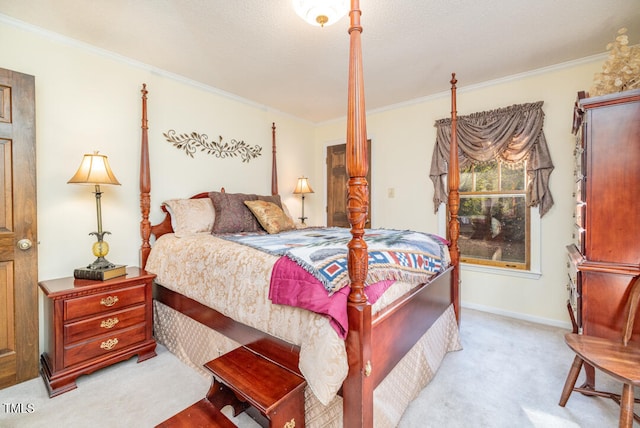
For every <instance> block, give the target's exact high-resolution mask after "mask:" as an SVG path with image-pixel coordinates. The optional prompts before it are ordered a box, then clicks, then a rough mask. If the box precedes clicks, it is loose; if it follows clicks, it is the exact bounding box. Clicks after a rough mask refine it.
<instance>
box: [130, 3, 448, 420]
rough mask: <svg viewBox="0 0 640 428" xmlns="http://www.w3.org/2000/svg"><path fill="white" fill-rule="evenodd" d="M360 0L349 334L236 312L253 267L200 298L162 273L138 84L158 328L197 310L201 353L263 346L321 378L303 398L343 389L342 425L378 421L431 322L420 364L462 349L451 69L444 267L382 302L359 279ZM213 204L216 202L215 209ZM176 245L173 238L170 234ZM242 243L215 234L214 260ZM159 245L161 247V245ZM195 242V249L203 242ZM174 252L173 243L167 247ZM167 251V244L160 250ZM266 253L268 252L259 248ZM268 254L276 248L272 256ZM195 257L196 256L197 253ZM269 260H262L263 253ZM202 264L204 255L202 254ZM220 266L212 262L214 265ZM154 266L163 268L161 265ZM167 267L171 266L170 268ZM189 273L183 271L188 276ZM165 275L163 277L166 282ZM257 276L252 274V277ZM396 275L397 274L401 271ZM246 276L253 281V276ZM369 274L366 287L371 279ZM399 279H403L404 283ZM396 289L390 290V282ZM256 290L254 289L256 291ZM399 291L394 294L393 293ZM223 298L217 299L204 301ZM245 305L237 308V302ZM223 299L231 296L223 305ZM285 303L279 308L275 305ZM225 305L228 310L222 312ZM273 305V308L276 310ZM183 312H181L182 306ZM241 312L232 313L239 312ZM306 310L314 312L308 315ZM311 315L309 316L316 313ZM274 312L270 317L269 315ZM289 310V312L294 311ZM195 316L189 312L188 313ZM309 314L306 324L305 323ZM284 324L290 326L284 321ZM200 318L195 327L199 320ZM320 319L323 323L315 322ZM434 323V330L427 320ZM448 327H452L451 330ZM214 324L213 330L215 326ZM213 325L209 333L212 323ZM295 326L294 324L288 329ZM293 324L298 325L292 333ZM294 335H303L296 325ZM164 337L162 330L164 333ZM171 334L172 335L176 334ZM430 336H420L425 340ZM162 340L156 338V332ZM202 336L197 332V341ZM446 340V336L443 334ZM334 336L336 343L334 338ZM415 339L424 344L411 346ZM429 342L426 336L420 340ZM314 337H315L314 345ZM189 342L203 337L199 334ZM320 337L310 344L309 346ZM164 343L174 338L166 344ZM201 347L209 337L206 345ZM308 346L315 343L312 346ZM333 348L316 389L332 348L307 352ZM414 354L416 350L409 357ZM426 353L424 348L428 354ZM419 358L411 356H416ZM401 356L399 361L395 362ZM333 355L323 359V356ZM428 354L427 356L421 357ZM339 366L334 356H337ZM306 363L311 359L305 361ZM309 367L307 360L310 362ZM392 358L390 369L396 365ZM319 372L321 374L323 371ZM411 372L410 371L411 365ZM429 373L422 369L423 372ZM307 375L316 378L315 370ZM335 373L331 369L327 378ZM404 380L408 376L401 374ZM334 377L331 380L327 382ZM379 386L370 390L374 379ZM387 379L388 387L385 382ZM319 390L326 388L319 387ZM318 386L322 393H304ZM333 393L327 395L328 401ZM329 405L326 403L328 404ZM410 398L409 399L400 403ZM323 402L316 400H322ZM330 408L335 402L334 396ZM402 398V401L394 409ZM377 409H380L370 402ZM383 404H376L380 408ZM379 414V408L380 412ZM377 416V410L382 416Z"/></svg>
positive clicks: (291, 366) (355, 39)
mask: <svg viewBox="0 0 640 428" xmlns="http://www.w3.org/2000/svg"><path fill="white" fill-rule="evenodd" d="M360 15H361V12H360V10H359V2H358V1H357V0H353V1H352V10H351V13H350V19H351V25H350V28H349V35H350V46H351V47H350V63H349V86H348V88H349V89H348V91H349V94H348V118H347V173H348V175H349V181H348V192H347V207H348V218H349V222H350V224H351V230H350V233H351V238H350V240H349V242H348V246H347V247H348V250H347V251H348V257H347V264H348V278H349V286H350V288H348V289H347V292H346V294H345V296H348V297H345V301H346V303H345V306H346V317H347V319H348V324H347V325H348V329H347V331H346V339H345V340H338V341H337V342H336V341H335V340H334V341H333V342H329V344H328V345H327V344H324V343H323V344H317V343H315V341H316V338H315V337H311V338H307V339H308V340H310V341H311V342H313V343H311V345H310V344H309V343H307V342H305V341H304V340H303V341H302V342H301V343H294V342H295V341H296V340H294V339H290V338H289V337H288V336H287V334H289V332H280V331H278V330H277V327H278V326H277V325H271V324H278V322H277V320H280V321H281V323H284V324H286V323H287V322H292V323H298V322H299V323H300V324H302V325H316V324H318V319H324V317H323V316H317V315H316V314H313V313H311V312H309V311H306V310H304V309H298V308H294V309H292V308H288V307H282V308H281V307H280V305H271V303H270V302H268V303H265V306H268V307H269V310H271V311H274V312H272V314H271V315H269V316H268V318H267V321H265V320H258V321H255V322H253V321H251V320H247V319H245V318H242V314H240V312H242V309H243V308H242V306H243V304H244V303H243V300H242V299H243V296H242V293H243V292H245V290H247V292H250V293H254V290H253V289H250V290H249V286H253V285H255V284H253V282H254V281H253V280H252V279H251V278H254V277H252V276H250V275H249V277H248V278H249V279H247V277H244V279H243V280H242V281H245V282H246V283H244V284H242V289H240V288H239V287H238V284H236V285H235V287H234V284H232V280H231V279H228V282H229V283H230V284H229V286H230V287H231V288H235V291H225V292H224V293H222V292H220V291H216V290H214V291H212V290H208V291H207V292H206V293H205V292H202V293H201V294H203V295H204V294H207V293H208V294H212V295H214V298H213V299H211V300H212V301H210V302H206V301H204V300H201V299H198V298H196V297H195V295H191V296H190V297H187V296H186V295H185V294H188V293H195V294H197V293H198V292H193V291H192V288H193V287H192V283H193V282H197V281H198V280H196V279H194V278H193V277H189V275H191V273H181V274H179V275H178V274H176V275H175V276H173V274H167V273H164V274H163V273H162V272H164V270H163V269H169V267H167V266H168V265H170V264H171V263H172V262H171V261H169V260H168V258H167V257H165V256H164V255H163V256H158V255H157V253H153V252H152V248H151V235H154V236H155V238H156V243H155V244H154V251H156V248H157V247H158V244H159V242H158V241H159V240H160V238H161V237H163V240H164V241H167V240H170V239H172V240H173V242H174V243H175V242H178V241H179V240H180V239H181V238H169V237H170V235H172V234H171V232H173V228H172V225H171V219H170V218H169V216H167V218H165V221H163V222H162V223H160V224H158V225H154V226H152V225H151V223H150V221H149V211H150V191H151V180H150V177H151V175H150V166H149V145H148V136H147V132H148V125H147V90H146V86H143V90H142V94H143V95H142V146H141V163H140V192H141V195H140V206H141V212H142V221H141V225H140V231H141V237H142V246H141V259H142V266H144V267H145V268H147V269H149V270H151V271H153V272H154V273H158V278H157V284H156V290H155V299H156V302H157V307H156V310H157V311H161V310H165V309H164V308H169V309H168V310H169V311H170V312H167V313H168V314H169V315H159V313H160V312H157V313H156V318H157V320H156V321H157V324H156V335H163V334H165V332H163V331H162V326H160V325H159V324H158V323H160V324H161V323H162V322H164V321H163V319H164V318H168V317H174V316H175V317H177V316H185V315H186V316H187V317H188V318H189V319H190V320H195V321H197V322H198V323H199V325H200V326H206V327H203V328H206V329H207V330H209V329H211V330H215V331H216V332H217V333H216V336H215V340H216V343H215V344H212V345H211V347H212V348H213V349H211V350H209V351H207V350H204V351H203V350H199V351H198V352H204V353H208V355H207V356H206V358H209V359H210V358H212V357H217V356H218V355H219V354H222V353H225V352H227V351H228V350H229V349H230V348H233V347H234V346H238V345H242V346H245V347H246V348H248V349H250V350H251V351H253V352H254V353H257V354H260V355H263V356H265V358H267V359H268V360H270V361H273V362H276V363H277V364H279V365H281V366H282V367H284V368H286V369H288V370H290V371H292V372H294V373H298V374H300V375H302V376H305V378H307V380H308V381H309V383H310V384H311V385H312V386H313V385H314V384H315V385H318V386H316V387H315V389H313V388H312V389H313V391H309V392H308V393H307V398H308V400H310V401H311V400H314V399H315V400H316V401H317V399H318V398H319V399H320V401H321V402H322V404H323V405H327V401H329V400H328V399H327V396H330V395H336V394H335V392H337V395H339V396H341V397H342V412H341V413H342V417H341V418H339V417H338V419H334V420H342V424H343V426H348V427H356V426H362V427H372V426H374V395H376V394H379V395H380V397H377V398H376V401H378V400H384V395H383V394H385V392H383V391H384V389H385V388H384V387H383V386H381V385H382V384H384V383H385V382H390V381H389V380H388V379H390V376H388V375H389V374H390V373H392V372H394V373H395V372H396V371H397V367H400V366H402V367H408V370H413V368H414V366H416V365H418V363H416V362H415V361H413V360H412V361H409V362H407V359H408V356H409V355H412V356H414V355H422V354H421V353H422V352H424V351H422V350H421V349H418V348H421V347H422V348H424V347H429V343H431V342H430V341H432V340H433V339H432V338H431V337H430V336H429V332H430V331H431V330H434V329H435V328H432V327H434V326H435V325H438V326H440V327H439V328H441V329H442V330H441V331H440V332H439V333H434V334H437V335H441V336H447V341H443V344H442V345H439V346H440V347H441V348H442V349H441V350H438V351H435V352H436V354H437V356H436V357H434V359H435V360H437V361H436V363H435V367H426V369H424V370H426V371H435V370H436V369H437V365H438V364H439V362H440V360H441V359H442V357H443V355H444V353H446V352H447V351H449V350H453V349H459V343H458V339H457V325H456V321H457V320H459V314H460V312H459V310H460V306H459V293H458V288H459V271H458V269H459V268H458V264H459V251H458V247H457V240H458V235H459V226H458V220H457V213H458V206H459V195H458V190H457V188H458V183H459V180H458V175H459V172H458V159H457V152H458V150H457V139H456V126H455V124H456V120H457V119H456V80H455V75H453V78H452V80H451V85H452V86H451V97H452V101H451V103H452V104H451V106H452V112H451V114H452V124H453V126H452V138H451V154H452V155H451V156H450V161H449V172H448V176H449V200H448V209H449V214H450V219H449V224H448V234H449V236H448V239H449V248H448V258H449V259H450V263H448V264H445V265H444V266H443V268H442V269H441V271H440V272H439V273H437V274H435V275H434V276H433V277H432V279H430V280H429V281H428V282H424V283H420V284H419V285H417V286H416V285H415V284H414V285H411V284H404V283H403V285H402V286H398V287H397V290H395V288H396V286H395V285H394V286H393V287H390V288H389V290H388V291H386V292H385V296H387V294H389V296H391V297H387V300H386V301H385V300H384V299H381V300H382V302H381V303H379V304H378V306H374V305H373V304H371V303H370V302H369V299H368V297H367V296H368V295H367V292H366V287H365V281H367V277H368V276H367V275H368V270H369V261H368V260H369V249H368V244H367V242H366V239H367V233H369V232H367V231H366V230H365V229H364V225H365V221H366V218H367V212H368V209H369V207H368V206H367V204H368V185H367V181H366V175H367V170H368V165H367V158H366V153H367V147H366V144H367V135H366V123H365V122H366V116H365V106H364V86H363V78H362V57H361V45H360V35H361V32H362V27H361V25H360ZM272 140H273V164H272V180H271V183H272V186H271V187H272V189H271V190H272V194H273V195H277V194H278V189H277V174H276V160H275V159H276V133H275V124H274V125H273V126H272ZM209 196H210V195H209V194H208V193H201V194H198V195H195V196H194V197H192V199H205V198H207V197H209ZM217 214H218V213H217V212H216V215H217ZM182 239H183V241H182V242H187V239H184V238H182ZM188 239H191V241H189V242H193V241H194V240H210V239H215V238H209V237H190V238H188ZM176 245H177V244H176ZM233 245H235V246H236V247H237V246H238V244H234V243H230V242H227V241H223V240H218V241H216V243H215V246H216V247H223V250H222V251H224V252H226V255H225V256H219V257H220V258H218V259H216V260H217V262H216V263H219V262H220V260H221V259H222V258H225V257H227V258H231V259H233V258H239V257H240V256H239V255H238V254H240V253H236V251H240V250H237V249H236V247H233ZM158 251H159V250H158ZM199 251H200V250H199ZM244 251H257V250H253V249H247V248H244ZM169 252H174V250H173V249H172V250H169ZM164 254H167V253H164ZM251 257H252V258H254V257H255V258H259V257H261V256H258V255H257V253H252V256H251ZM265 257H267V256H265ZM268 257H273V256H268ZM198 263H201V261H198ZM265 263H266V262H265ZM203 264H204V263H203ZM215 268H216V269H217V268H218V266H216V267H215ZM264 269H265V270H266V271H270V267H266V268H264ZM157 271H160V273H159V272H157ZM167 272H168V270H167ZM186 277H189V278H188V279H184V278H186ZM232 277H233V275H231V274H230V275H228V276H227V278H232ZM171 278H174V279H176V282H179V281H180V280H181V279H182V280H184V281H185V283H186V284H187V286H185V287H182V288H180V287H179V286H175V287H172V286H171V284H168V282H170V279H171ZM165 282H167V283H165ZM255 282H258V281H257V280H256V281H255ZM399 282H402V281H399ZM249 283H251V284H249ZM369 284H370V283H369V282H367V287H368V286H369ZM402 287H405V288H402ZM392 290H395V291H392ZM215 293H218V294H215ZM256 293H259V292H256ZM394 293H395V294H394ZM224 298H229V299H230V300H229V303H230V305H232V306H235V308H229V311H228V312H227V311H226V309H225V306H224V305H225V303H224V302H222V300H224ZM216 304H218V305H220V306H219V307H218V308H217V309H214V308H212V307H210V306H215V305H216ZM238 307H241V308H238ZM227 308H228V306H227ZM280 311H282V312H280ZM223 312H225V314H223ZM273 313H275V314H276V315H273ZM178 314H179V315H178ZM236 314H237V315H238V316H237V317H236V316H235V315H236ZM309 317H311V318H309ZM314 317H315V318H314ZM274 320H275V321H274ZM290 320H294V321H290ZM185 322H191V321H185ZM305 323H307V324H305ZM282 327H283V328H284V329H285V330H286V329H289V328H290V327H291V326H288V325H284V326H282ZM189 328H190V329H193V328H194V327H193V324H190V327H189ZM198 328H200V327H198ZM320 328H322V329H323V330H320ZM430 329H431V330H430ZM451 330H455V331H454V332H452V331H451ZM320 331H321V333H317V332H316V331H315V330H314V331H312V332H311V333H310V334H311V335H313V334H317V335H318V336H320V335H322V336H331V335H334V336H335V334H333V333H326V331H327V330H324V327H318V332H320ZM218 333H219V334H220V336H218V335H217V334H218ZM212 334H213V333H212ZM291 334H293V333H291ZM296 334H298V333H296ZM300 335H303V334H302V333H300ZM221 337H226V338H229V339H230V342H227V343H221V342H222V339H221ZM160 339H162V338H160ZM170 340H175V337H173V338H172V339H170ZM425 341H426V342H425ZM160 342H161V343H162V340H160ZM200 342H202V341H200ZM445 342H446V343H445ZM336 343H337V345H336ZM417 343H419V344H421V346H416V344H417ZM425 343H427V344H426V345H425ZM316 345H317V346H316ZM194 346H205V345H203V344H202V343H199V344H198V345H194ZM314 346H316V347H314ZM169 347H170V346H169ZM184 347H185V346H184V345H178V346H176V349H178V348H179V352H187V351H185V350H184V349H183V348H184ZM205 347H206V346H205ZM310 349H311V351H310ZM317 349H320V350H324V352H327V350H329V351H332V350H338V351H339V352H338V353H340V352H342V353H344V356H345V361H346V363H345V364H346V368H345V370H346V373H345V376H343V377H342V378H338V379H337V380H336V382H338V384H337V385H333V387H334V389H335V390H336V391H335V392H327V391H323V390H322V385H321V382H320V381H317V380H316V379H315V377H316V374H315V370H316V369H315V368H313V367H318V366H314V364H316V365H317V364H318V362H319V361H320V362H322V361H323V360H330V359H332V355H330V354H329V353H327V354H324V355H316V356H315V357H314V356H311V360H310V361H311V362H307V359H308V358H309V354H310V353H313V352H314V350H317ZM412 358H414V357H412ZM415 358H417V360H420V361H422V360H424V359H425V358H424V357H421V356H419V357H415ZM427 359H429V357H427ZM417 360H416V361H417ZM401 363H402V364H401ZM326 364H329V363H326ZM422 364H423V365H424V364H427V366H428V362H427V363H424V362H423V363H422ZM336 366H338V365H336ZM306 367H307V368H306ZM308 367H312V368H311V369H309V368H308ZM323 368H324V367H318V368H317V371H319V372H322V371H323ZM334 368H335V367H329V368H327V370H324V371H327V372H331V371H333V370H334ZM394 368H395V369H394ZM319 376H321V375H319ZM394 376H395V377H396V378H398V376H402V374H397V373H396V374H395V375H394ZM410 376H413V375H412V374H411V375H410ZM432 376H433V373H430V375H429V376H428V379H426V381H428V380H429V379H430V377H432ZM311 377H313V379H312V378H311ZM333 380H335V379H333ZM405 380H406V379H405ZM329 383H330V382H329ZM422 386H423V385H418V386H417V388H421V387H422ZM377 387H379V388H378V390H376V388H377ZM387 389H388V388H387ZM323 392H324V393H326V394H324V395H323ZM313 395H317V396H318V397H315V398H314V397H310V396H313ZM332 403H333V401H332ZM327 406H328V405H327ZM405 406H406V403H405ZM320 407H322V406H320ZM333 407H334V408H335V405H333ZM309 409H310V404H307V423H310V422H311V421H310V419H312V417H313V416H311V413H313V411H312V410H309ZM402 410H404V408H401V409H400V414H401V412H402ZM376 412H377V411H376ZM378 414H379V413H376V415H378ZM376 417H378V416H376ZM381 420H382V417H381V418H380V421H381ZM380 421H378V420H377V421H376V426H380V425H381V423H382V422H380ZM390 421H391V422H389V423H390V424H395V423H397V417H395V419H394V417H391V418H390Z"/></svg>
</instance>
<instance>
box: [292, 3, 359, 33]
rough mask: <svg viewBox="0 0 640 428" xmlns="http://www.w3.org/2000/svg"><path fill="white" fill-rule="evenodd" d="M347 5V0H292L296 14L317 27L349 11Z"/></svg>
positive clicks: (327, 23) (337, 18)
mask: <svg viewBox="0 0 640 428" xmlns="http://www.w3.org/2000/svg"><path fill="white" fill-rule="evenodd" d="M349 7H350V5H349V0H293V9H294V10H295V11H296V13H297V14H298V16H300V17H301V18H302V19H304V20H305V21H307V22H308V23H309V24H311V25H315V26H319V27H324V26H325V25H331V24H333V23H335V22H337V21H338V20H339V19H340V18H342V17H343V16H345V15H346V14H347V12H349Z"/></svg>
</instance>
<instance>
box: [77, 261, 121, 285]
mask: <svg viewBox="0 0 640 428" xmlns="http://www.w3.org/2000/svg"><path fill="white" fill-rule="evenodd" d="M103 260H104V259H103ZM97 261H98V260H96V262H97ZM105 261H106V260H105ZM107 264H108V266H103V265H101V267H98V268H95V267H93V266H94V265H95V262H94V263H92V264H90V265H89V266H87V267H81V268H77V269H74V271H73V277H74V278H76V279H91V280H94V281H106V280H108V279H111V278H117V277H119V276H123V275H126V274H127V266H126V265H114V264H113V263H110V262H107Z"/></svg>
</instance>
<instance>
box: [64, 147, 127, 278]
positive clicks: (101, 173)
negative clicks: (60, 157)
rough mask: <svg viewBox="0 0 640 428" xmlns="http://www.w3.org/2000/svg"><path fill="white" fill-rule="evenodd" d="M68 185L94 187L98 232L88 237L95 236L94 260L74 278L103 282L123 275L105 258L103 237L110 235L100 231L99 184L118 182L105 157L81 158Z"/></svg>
mask: <svg viewBox="0 0 640 428" xmlns="http://www.w3.org/2000/svg"><path fill="white" fill-rule="evenodd" d="M68 183H74V184H93V185H94V186H95V191H94V193H95V196H96V211H97V218H98V230H97V232H91V233H90V234H89V235H95V236H96V238H97V242H95V243H94V244H93V248H92V250H93V255H95V256H96V257H97V258H96V260H95V261H94V262H93V263H91V264H90V265H88V266H87V267H86V268H79V269H76V270H75V271H74V276H75V277H76V278H82V279H100V280H105V279H109V278H113V277H115V276H120V275H124V274H125V273H126V269H125V267H124V266H118V265H115V264H113V263H111V262H110V261H108V260H107V259H106V258H105V256H106V255H107V254H108V253H109V244H107V242H106V241H105V240H104V239H103V238H104V235H106V234H110V233H111V232H107V231H105V230H102V209H101V205H100V199H101V198H102V191H101V190H100V185H101V184H117V185H120V182H119V181H118V180H117V179H116V177H115V175H113V172H112V171H111V167H110V166H109V161H108V160H107V157H106V156H105V155H101V154H99V153H98V152H94V153H93V154H85V155H84V157H83V158H82V163H81V164H80V167H79V168H78V171H77V172H76V173H75V175H74V176H73V177H71V179H70V180H69V181H68Z"/></svg>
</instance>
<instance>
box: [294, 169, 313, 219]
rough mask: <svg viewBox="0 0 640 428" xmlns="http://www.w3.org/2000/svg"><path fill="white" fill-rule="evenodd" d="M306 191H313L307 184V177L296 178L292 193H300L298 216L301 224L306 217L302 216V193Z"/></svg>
mask: <svg viewBox="0 0 640 428" xmlns="http://www.w3.org/2000/svg"><path fill="white" fill-rule="evenodd" d="M307 193H313V189H312V188H311V186H310V185H309V179H308V178H307V177H300V178H298V183H297V184H296V188H295V189H294V190H293V194H294V195H302V216H301V217H298V218H299V219H300V221H301V223H302V224H304V221H305V219H307V218H308V217H305V216H304V195H305V194H307Z"/></svg>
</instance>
